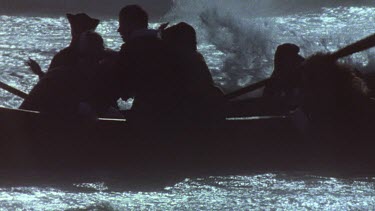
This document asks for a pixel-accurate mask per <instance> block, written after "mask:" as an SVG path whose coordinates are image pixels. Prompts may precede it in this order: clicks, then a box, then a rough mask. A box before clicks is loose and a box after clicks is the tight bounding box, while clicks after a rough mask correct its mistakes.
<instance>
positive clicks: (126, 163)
mask: <svg viewBox="0 0 375 211" xmlns="http://www.w3.org/2000/svg"><path fill="white" fill-rule="evenodd" d="M297 113H298V112H295V113H293V114H290V115H278V116H243V117H230V116H228V117H227V118H226V120H225V121H224V122H221V123H218V124H212V125H207V126H204V127H203V126H202V125H199V126H194V125H192V126H190V127H172V126H168V127H158V126H155V127H154V128H137V127H134V126H132V125H131V124H129V122H127V121H126V119H104V118H100V119H97V120H94V119H89V120H88V119H82V118H81V119H80V118H61V117H53V116H50V115H46V114H42V113H39V112H35V111H26V110H19V109H9V108H0V121H1V122H2V124H1V125H0V134H1V138H0V143H1V145H0V168H1V169H2V170H5V169H6V170H9V171H16V172H19V171H30V170H32V171H35V170H46V169H48V170H59V171H61V170H62V171H63V170H67V171H79V172H84V171H86V172H91V171H93V170H103V171H116V172H121V174H124V175H132V176H135V175H137V177H138V176H140V175H143V176H144V175H150V174H152V175H154V174H156V173H157V172H159V173H160V172H163V174H168V175H174V176H176V175H181V176H183V177H187V176H197V175H228V174H229V175H230V174H240V173H250V172H255V171H284V170H285V171H286V170H287V171H290V170H298V171H305V170H308V171H314V170H315V171H319V172H331V173H332V171H333V172H337V171H338V170H340V171H341V172H348V171H350V172H357V171H359V172H365V171H366V172H368V171H371V170H372V169H373V167H374V166H375V158H374V157H373V153H372V149H373V148H372V147H373V145H374V144H373V143H372V141H371V142H369V141H368V140H370V139H371V138H366V139H365V140H363V141H362V142H360V141H358V140H357V142H356V143H352V142H348V143H346V142H345V140H336V139H331V138H332V136H330V137H329V138H330V142H325V141H327V140H328V139H326V138H322V136H318V135H316V136H315V137H313V136H308V137H307V135H309V134H308V133H306V132H305V131H303V129H301V128H300V125H299V124H301V122H300V120H298V118H299V117H298V115H299V114H297ZM358 144H359V145H360V147H358Z"/></svg>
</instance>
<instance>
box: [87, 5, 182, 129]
mask: <svg viewBox="0 0 375 211" xmlns="http://www.w3.org/2000/svg"><path fill="white" fill-rule="evenodd" d="M118 32H119V33H120V35H121V37H122V39H123V41H124V42H125V43H124V44H123V45H122V46H121V50H120V52H119V59H118V62H117V65H116V67H115V68H112V69H111V70H109V72H108V74H105V75H103V76H102V77H101V78H100V80H101V85H102V86H101V87H100V88H98V89H97V91H96V92H95V93H96V94H95V96H94V97H93V98H92V101H91V103H92V105H94V108H95V109H96V110H98V111H99V112H100V111H103V110H105V109H107V107H108V103H109V102H113V101H115V100H117V99H118V98H122V99H123V100H127V99H129V98H134V101H133V105H132V112H131V113H132V115H129V116H128V120H130V122H133V123H134V122H136V121H140V122H144V123H145V122H148V123H150V124H152V122H155V121H160V120H161V119H164V117H165V116H166V114H167V113H168V111H170V110H171V109H172V107H175V105H174V104H173V103H172V102H173V97H174V92H175V89H173V87H171V86H170V84H169V83H168V82H169V80H170V77H171V75H172V74H173V71H171V68H169V67H168V65H167V58H166V53H165V48H164V44H163V42H162V40H161V39H160V37H159V36H158V32H159V31H158V30H152V29H148V14H147V12H146V11H145V10H143V8H141V7H140V6H138V5H128V6H125V7H124V8H122V9H121V11H120V13H119V28H118Z"/></svg>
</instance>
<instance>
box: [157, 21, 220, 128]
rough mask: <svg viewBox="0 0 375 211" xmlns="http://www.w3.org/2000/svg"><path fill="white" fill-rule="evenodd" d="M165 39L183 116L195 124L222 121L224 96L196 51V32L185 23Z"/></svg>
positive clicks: (171, 81) (170, 29)
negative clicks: (213, 120) (220, 119)
mask: <svg viewBox="0 0 375 211" xmlns="http://www.w3.org/2000/svg"><path fill="white" fill-rule="evenodd" d="M162 37H163V41H164V42H165V45H166V46H167V49H168V52H169V54H168V55H169V61H170V63H171V64H173V69H174V75H173V76H174V78H171V80H170V82H169V83H171V84H174V85H175V87H176V95H177V98H175V100H176V99H179V100H180V102H179V103H180V105H179V106H180V109H181V110H182V111H183V112H181V115H182V116H183V117H184V118H189V119H191V120H193V121H194V120H197V119H206V120H208V121H209V120H210V119H211V120H212V119H217V118H221V117H222V115H221V114H224V112H223V111H222V110H221V109H222V108H223V105H224V95H223V93H222V92H221V90H220V89H219V88H217V87H216V86H215V85H214V81H213V79H212V76H211V73H210V71H209V68H208V66H207V64H206V62H205V60H204V57H203V56H202V55H201V54H200V53H199V52H198V51H197V41H196V33H195V30H194V28H193V27H192V26H190V25H189V24H187V23H184V22H182V23H179V24H177V25H175V26H172V27H169V28H167V29H165V30H164V31H163V33H162ZM186 116H189V117H186Z"/></svg>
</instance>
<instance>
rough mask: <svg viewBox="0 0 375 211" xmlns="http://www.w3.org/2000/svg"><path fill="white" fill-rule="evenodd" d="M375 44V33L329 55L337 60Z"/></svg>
mask: <svg viewBox="0 0 375 211" xmlns="http://www.w3.org/2000/svg"><path fill="white" fill-rule="evenodd" d="M374 46H375V34H373V35H370V36H368V37H365V38H363V39H361V40H359V41H357V42H355V43H352V44H350V45H348V46H346V47H344V48H341V49H339V50H337V51H336V52H334V53H332V54H330V55H329V57H330V58H331V59H332V60H337V59H340V58H342V57H346V56H349V55H352V54H354V53H358V52H361V51H364V50H367V49H369V48H372V47H374ZM270 79H271V78H267V79H264V80H262V81H259V82H257V83H255V84H251V85H249V86H246V87H244V88H241V89H239V90H237V91H234V92H232V93H229V94H227V95H225V98H226V99H228V100H230V99H233V98H236V97H238V96H241V95H243V94H246V93H248V92H252V91H254V90H256V89H259V88H261V87H262V86H265V85H266V84H267V83H269V81H270Z"/></svg>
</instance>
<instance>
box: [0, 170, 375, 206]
mask: <svg viewBox="0 0 375 211" xmlns="http://www.w3.org/2000/svg"><path fill="white" fill-rule="evenodd" d="M0 203H1V207H2V208H4V209H9V210H15V209H17V208H18V209H26V210H31V209H33V210H65V209H72V210H73V209H74V210H77V209H82V210H86V209H90V210H273V209H275V208H278V209H280V210H372V209H374V208H375V193H374V179H373V178H367V179H356V180H355V179H335V178H326V177H316V176H302V175H288V174H260V175H255V176H246V177H245V176H232V177H207V178H198V179H186V180H184V181H182V182H180V183H178V184H176V185H174V186H170V187H166V188H164V189H163V190H161V191H157V192H127V191H126V192H124V191H112V190H111V188H110V187H107V186H106V184H105V183H102V182H98V183H82V184H73V185H71V187H64V188H63V189H57V188H40V187H12V188H0Z"/></svg>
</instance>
